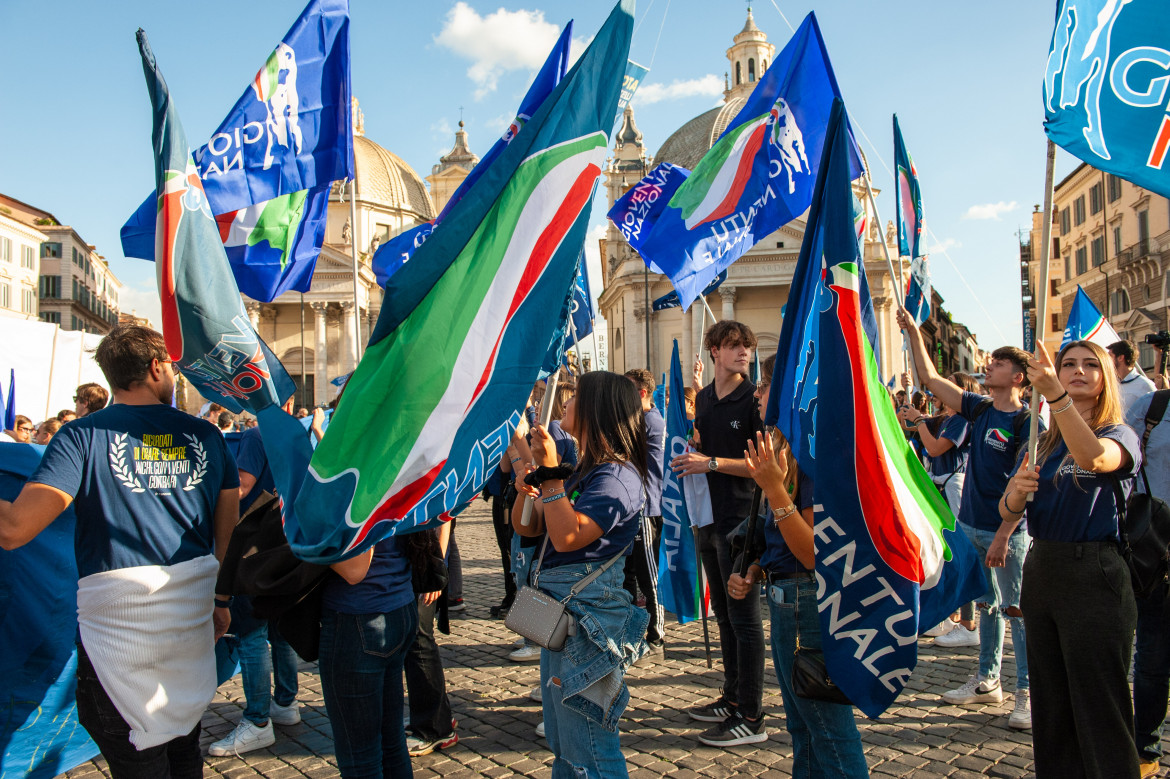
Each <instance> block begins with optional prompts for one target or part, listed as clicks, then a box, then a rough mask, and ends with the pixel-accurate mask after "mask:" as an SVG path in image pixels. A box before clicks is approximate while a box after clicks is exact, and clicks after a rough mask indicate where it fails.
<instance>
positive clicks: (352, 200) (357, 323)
mask: <svg viewBox="0 0 1170 779" xmlns="http://www.w3.org/2000/svg"><path fill="white" fill-rule="evenodd" d="M350 132H351V133H352V132H353V122H350ZM353 175H354V178H352V179H350V180H349V223H350V224H351V225H352V229H351V230H350V233H349V250H350V255H351V256H352V257H353V327H354V330H353V332H354V336H353V341H354V352H355V354H354V363H355V367H356V363H357V362H360V361H361V359H362V317H361V306H360V305H359V304H358V251H357V234H358V225H357V171H356V170H355V171H354V174H353Z"/></svg>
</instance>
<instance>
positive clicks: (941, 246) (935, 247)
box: [926, 238, 963, 254]
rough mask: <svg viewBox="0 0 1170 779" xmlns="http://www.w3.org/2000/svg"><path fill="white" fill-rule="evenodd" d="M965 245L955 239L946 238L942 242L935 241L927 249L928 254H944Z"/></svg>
mask: <svg viewBox="0 0 1170 779" xmlns="http://www.w3.org/2000/svg"><path fill="white" fill-rule="evenodd" d="M962 245H963V244H961V243H959V242H958V241H956V240H955V239H954V238H944V239H943V240H942V241H935V242H934V243H932V244H931V245H930V246H928V247H927V249H926V253H927V254H942V253H943V252H945V251H947V250H949V249H958V248H959V247H961V246H962Z"/></svg>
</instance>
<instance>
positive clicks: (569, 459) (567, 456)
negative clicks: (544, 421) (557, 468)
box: [529, 419, 577, 468]
mask: <svg viewBox="0 0 1170 779" xmlns="http://www.w3.org/2000/svg"><path fill="white" fill-rule="evenodd" d="M548 434H549V437H550V438H552V440H553V443H554V444H555V445H556V447H557V457H558V458H559V459H560V461H561V465H571V466H573V467H574V468H576V467H577V442H576V441H574V440H573V436H571V435H569V434H568V433H566V432H565V429H564V428H563V427H561V423H560V422H558V421H557V420H555V419H554V420H553V421H552V422H549V424H548ZM529 442H530V443H531V437H530V438H529Z"/></svg>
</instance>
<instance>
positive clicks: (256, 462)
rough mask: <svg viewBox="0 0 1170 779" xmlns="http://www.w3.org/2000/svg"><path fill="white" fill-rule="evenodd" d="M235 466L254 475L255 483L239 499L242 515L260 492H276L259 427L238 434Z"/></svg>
mask: <svg viewBox="0 0 1170 779" xmlns="http://www.w3.org/2000/svg"><path fill="white" fill-rule="evenodd" d="M236 467H237V468H238V469H239V470H241V471H244V472H245V473H250V474H252V475H253V476H255V477H256V484H255V485H254V486H253V487H252V490H251V492H249V493H248V494H247V495H245V496H244V497H243V498H241V499H240V515H241V516H243V514H244V512H245V511H247V510H248V509H249V508H250V507H251V506H252V504H253V503H255V502H256V498H258V497H260V493H262V492H269V493H275V492H276V481H275V480H274V479H273V478H272V469H271V468H269V467H268V455H267V454H265V453H264V441H263V439H261V438H260V428H259V427H250V428H248V429H247V430H245V431H244V432H243V433H242V434H241V435H240V451H239V454H237V455H236Z"/></svg>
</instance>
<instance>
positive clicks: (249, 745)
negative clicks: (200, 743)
mask: <svg viewBox="0 0 1170 779" xmlns="http://www.w3.org/2000/svg"><path fill="white" fill-rule="evenodd" d="M275 743H276V734H275V733H273V732H272V723H271V722H269V723H268V724H267V725H265V726H264V727H260V726H259V725H256V724H254V723H253V722H252V721H251V720H250V719H247V718H244V719H241V720H240V724H239V725H236V729H235V730H233V731H232V732H231V733H229V734H228V735H227V738H222V739H220V740H219V741H216V742H215V743H214V744H212V745H211V746H209V747H208V748H207V754H209V755H211V756H213V757H227V756H228V755H236V756H239V755H242V754H244V753H245V752H251V751H252V750H254V749H263V748H264V747H270V746H272V745H273V744H275Z"/></svg>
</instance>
